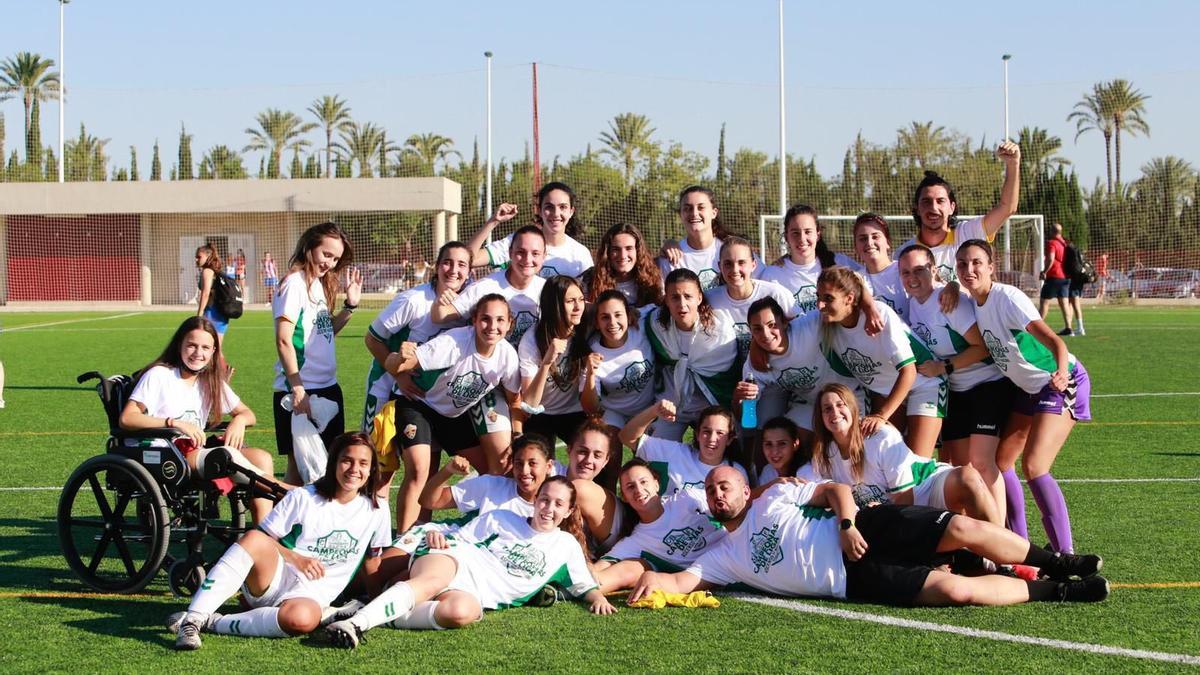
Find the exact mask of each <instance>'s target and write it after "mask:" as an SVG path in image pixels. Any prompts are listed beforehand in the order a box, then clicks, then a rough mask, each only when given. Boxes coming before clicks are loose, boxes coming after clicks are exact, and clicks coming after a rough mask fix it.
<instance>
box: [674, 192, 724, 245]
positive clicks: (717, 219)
mask: <svg viewBox="0 0 1200 675" xmlns="http://www.w3.org/2000/svg"><path fill="white" fill-rule="evenodd" d="M693 192H699V193H700V194H702V195H704V196H706V197H708V202H709V203H710V204H712V205H713V208H714V209H717V215H715V216H713V221H712V231H713V236H714V237H716V238H717V239H720V240H721V241H725V237H728V236H730V235H732V234H736V233H735V232H733V231H731V230H729V229H727V228H726V227H725V223H724V222H722V220H721V209H719V208H717V200H716V197H714V196H713V191H712V190H709V189H708V188H706V187H704V186H702V185H689V186H687V187H685V188H683V191H682V192H680V193H679V202H678V204H676V206H675V212H676V213H679V210H680V209H682V208H683V200H684V198H685V197H687V196H688V195H690V194H692V193H693Z"/></svg>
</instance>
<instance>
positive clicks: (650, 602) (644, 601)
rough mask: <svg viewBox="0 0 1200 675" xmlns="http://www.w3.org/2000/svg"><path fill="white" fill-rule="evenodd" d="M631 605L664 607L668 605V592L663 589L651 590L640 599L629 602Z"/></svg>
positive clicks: (639, 607) (653, 607) (647, 607)
mask: <svg viewBox="0 0 1200 675" xmlns="http://www.w3.org/2000/svg"><path fill="white" fill-rule="evenodd" d="M629 606H630V607H635V608H637V609H662V608H663V607H666V606H667V594H666V593H663V592H662V591H659V590H655V591H650V593H649V594H647V595H643V596H642V598H641V599H640V600H634V601H633V602H631V603H629Z"/></svg>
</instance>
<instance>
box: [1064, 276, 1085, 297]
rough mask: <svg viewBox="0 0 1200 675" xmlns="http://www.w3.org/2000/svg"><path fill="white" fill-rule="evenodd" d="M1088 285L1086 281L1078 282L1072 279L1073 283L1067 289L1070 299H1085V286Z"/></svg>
mask: <svg viewBox="0 0 1200 675" xmlns="http://www.w3.org/2000/svg"><path fill="white" fill-rule="evenodd" d="M1086 283H1087V282H1086V281H1083V280H1079V281H1076V280H1075V279H1074V278H1073V277H1072V278H1071V283H1070V285H1069V286H1068V287H1067V289H1068V295H1070V297H1072V298H1081V297H1083V286H1084V284H1086Z"/></svg>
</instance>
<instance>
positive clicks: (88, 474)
mask: <svg viewBox="0 0 1200 675" xmlns="http://www.w3.org/2000/svg"><path fill="white" fill-rule="evenodd" d="M58 539H59V543H60V544H61V546H62V550H63V556H64V557H65V558H66V560H67V565H68V566H70V568H71V570H72V571H74V572H75V574H76V575H77V576H78V577H79V578H80V579H81V580H82V581H83V582H84V583H85V584H87V585H88V586H91V587H92V588H95V589H96V590H100V591H108V592H115V593H134V592H137V591H140V590H142V589H143V588H145V587H146V584H148V583H150V581H151V580H152V579H153V578H154V576H155V575H156V574H157V573H158V570H159V568H160V567H161V566H162V562H163V557H164V556H165V555H166V553H167V545H168V543H169V540H170V521H169V520H168V518H167V506H166V503H165V502H164V501H163V497H162V492H161V491H160V490H159V489H158V484H157V483H155V482H154V479H153V478H152V477H151V476H150V473H149V472H148V471H146V469H145V468H144V467H142V465H140V464H138V463H137V462H135V461H133V460H131V459H128V458H126V457H121V456H120V455H113V454H108V455H99V456H97V457H92V458H91V459H89V460H87V461H86V462H84V463H83V464H81V465H80V466H79V468H78V469H76V470H75V473H73V474H71V478H70V479H69V480H68V481H67V484H66V485H65V486H63V491H62V496H61V497H60V498H59V502H58Z"/></svg>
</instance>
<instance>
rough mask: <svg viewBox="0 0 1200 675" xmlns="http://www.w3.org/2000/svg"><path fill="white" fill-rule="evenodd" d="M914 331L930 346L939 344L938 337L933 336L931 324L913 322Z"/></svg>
mask: <svg viewBox="0 0 1200 675" xmlns="http://www.w3.org/2000/svg"><path fill="white" fill-rule="evenodd" d="M912 332H913V333H916V335H917V337H919V338H921V342H924V343H925V344H926V345H928V346H930V347H936V346H937V343H938V341H937V338H935V337H933V331H931V330H929V326H926V325H925V324H924V323H915V324H913V326H912Z"/></svg>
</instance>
